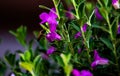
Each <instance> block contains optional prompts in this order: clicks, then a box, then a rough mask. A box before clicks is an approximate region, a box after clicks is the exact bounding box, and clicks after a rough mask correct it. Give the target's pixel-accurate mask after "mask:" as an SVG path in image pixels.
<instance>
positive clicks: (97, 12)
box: [95, 8, 103, 20]
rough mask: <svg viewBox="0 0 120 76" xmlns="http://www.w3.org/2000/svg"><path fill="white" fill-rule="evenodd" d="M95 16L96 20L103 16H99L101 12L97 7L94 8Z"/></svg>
mask: <svg viewBox="0 0 120 76" xmlns="http://www.w3.org/2000/svg"><path fill="white" fill-rule="evenodd" d="M95 16H96V18H97V19H98V20H102V19H103V17H102V16H101V14H100V13H99V10H98V8H95Z"/></svg>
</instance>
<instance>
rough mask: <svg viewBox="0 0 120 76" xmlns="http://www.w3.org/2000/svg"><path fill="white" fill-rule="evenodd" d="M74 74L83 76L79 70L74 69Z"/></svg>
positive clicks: (74, 75)
mask: <svg viewBox="0 0 120 76" xmlns="http://www.w3.org/2000/svg"><path fill="white" fill-rule="evenodd" d="M72 74H73V76H81V75H80V72H79V70H77V69H73V70H72Z"/></svg>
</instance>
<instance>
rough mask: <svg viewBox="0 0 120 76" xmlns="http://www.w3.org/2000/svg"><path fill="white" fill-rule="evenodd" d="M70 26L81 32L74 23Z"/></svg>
mask: <svg viewBox="0 0 120 76" xmlns="http://www.w3.org/2000/svg"><path fill="white" fill-rule="evenodd" d="M70 25H71V26H72V27H73V28H74V29H75V30H77V31H80V28H79V27H78V26H77V25H76V24H75V23H73V22H71V23H70Z"/></svg>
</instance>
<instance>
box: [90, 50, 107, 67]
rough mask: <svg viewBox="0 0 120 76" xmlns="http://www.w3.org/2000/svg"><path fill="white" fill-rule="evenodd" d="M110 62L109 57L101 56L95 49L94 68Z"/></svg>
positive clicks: (92, 65)
mask: <svg viewBox="0 0 120 76" xmlns="http://www.w3.org/2000/svg"><path fill="white" fill-rule="evenodd" d="M108 62H109V60H108V59H105V58H102V57H100V56H99V54H98V52H97V51H96V50H94V61H93V62H92V64H91V67H92V68H95V67H96V66H97V65H107V64H108Z"/></svg>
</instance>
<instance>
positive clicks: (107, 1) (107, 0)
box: [101, 0, 109, 7]
mask: <svg viewBox="0 0 120 76" xmlns="http://www.w3.org/2000/svg"><path fill="white" fill-rule="evenodd" d="M101 2H102V4H104V5H105V6H106V7H107V6H108V3H109V0H101Z"/></svg>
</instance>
